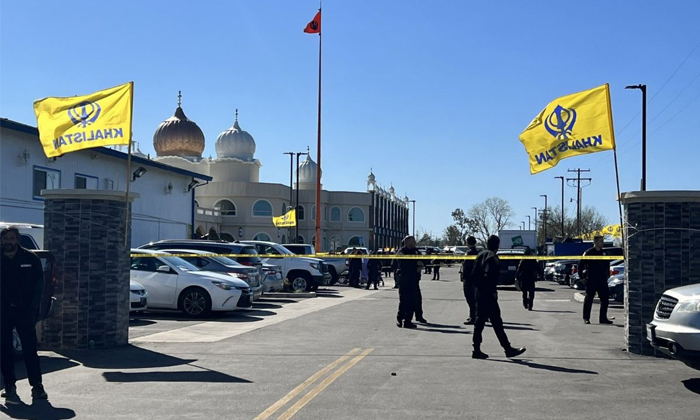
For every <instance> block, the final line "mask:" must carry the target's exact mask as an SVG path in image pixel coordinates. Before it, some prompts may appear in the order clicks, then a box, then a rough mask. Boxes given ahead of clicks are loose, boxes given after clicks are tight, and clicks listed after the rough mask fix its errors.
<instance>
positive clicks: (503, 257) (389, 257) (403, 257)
mask: <svg viewBox="0 0 700 420" xmlns="http://www.w3.org/2000/svg"><path fill="white" fill-rule="evenodd" d="M150 257H179V258H186V257H228V258H251V257H260V258H318V259H321V260H322V259H332V258H336V259H349V258H361V259H376V260H450V261H455V260H475V259H476V257H477V256H476V255H459V256H457V255H394V254H385V255H333V254H328V255H320V254H315V255H296V254H294V255H285V254H282V255H280V254H258V255H255V254H214V253H212V254H169V253H166V252H164V253H158V254H151V253H144V254H141V253H134V254H131V258H150ZM498 258H499V259H501V260H537V261H560V260H606V261H616V260H624V259H625V257H623V256H619V255H613V256H611V255H596V256H590V257H584V256H582V255H558V256H535V255H528V256H526V255H499V256H498Z"/></svg>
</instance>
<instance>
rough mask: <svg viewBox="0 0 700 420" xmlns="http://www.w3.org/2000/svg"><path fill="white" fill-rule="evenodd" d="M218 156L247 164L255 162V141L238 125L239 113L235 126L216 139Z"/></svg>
mask: <svg viewBox="0 0 700 420" xmlns="http://www.w3.org/2000/svg"><path fill="white" fill-rule="evenodd" d="M215 147H216V155H217V157H219V158H236V159H240V160H243V161H246V162H252V161H253V160H255V157H254V156H255V140H254V139H253V136H251V135H250V134H248V132H247V131H243V130H241V127H240V126H239V125H238V111H236V122H234V123H233V126H232V127H231V128H229V129H228V130H226V131H224V132H223V133H221V134H219V137H218V138H217V139H216V146H215Z"/></svg>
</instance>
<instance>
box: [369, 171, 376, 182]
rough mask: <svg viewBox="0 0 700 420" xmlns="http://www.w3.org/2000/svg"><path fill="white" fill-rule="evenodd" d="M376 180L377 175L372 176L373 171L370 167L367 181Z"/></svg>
mask: <svg viewBox="0 0 700 420" xmlns="http://www.w3.org/2000/svg"><path fill="white" fill-rule="evenodd" d="M376 180H377V177H375V176H374V172H372V170H371V169H370V171H369V175H367V182H374V181H376Z"/></svg>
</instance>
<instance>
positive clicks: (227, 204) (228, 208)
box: [214, 199, 236, 216]
mask: <svg viewBox="0 0 700 420" xmlns="http://www.w3.org/2000/svg"><path fill="white" fill-rule="evenodd" d="M217 207H218V208H219V211H220V212H221V215H222V216H235V215H236V205H235V204H233V201H231V200H226V199H224V200H219V201H217V202H216V204H214V208H217Z"/></svg>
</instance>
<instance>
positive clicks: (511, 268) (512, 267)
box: [508, 266, 518, 271]
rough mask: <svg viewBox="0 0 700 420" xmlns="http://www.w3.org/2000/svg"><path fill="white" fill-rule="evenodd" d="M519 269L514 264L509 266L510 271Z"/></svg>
mask: <svg viewBox="0 0 700 420" xmlns="http://www.w3.org/2000/svg"><path fill="white" fill-rule="evenodd" d="M517 269H518V267H514V266H510V267H508V271H515V270H517Z"/></svg>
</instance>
